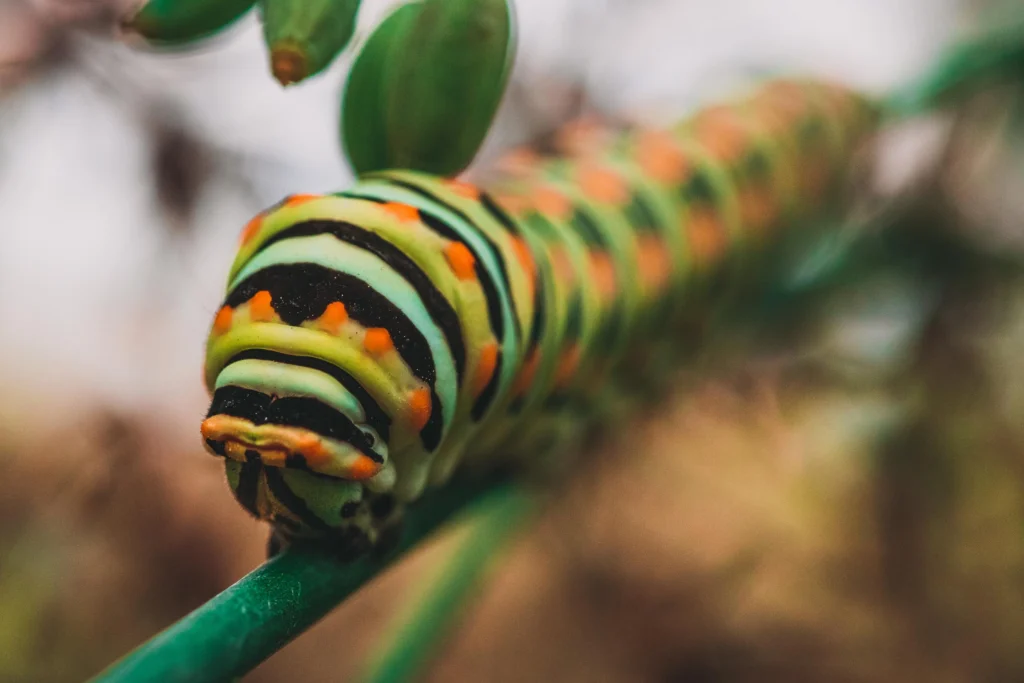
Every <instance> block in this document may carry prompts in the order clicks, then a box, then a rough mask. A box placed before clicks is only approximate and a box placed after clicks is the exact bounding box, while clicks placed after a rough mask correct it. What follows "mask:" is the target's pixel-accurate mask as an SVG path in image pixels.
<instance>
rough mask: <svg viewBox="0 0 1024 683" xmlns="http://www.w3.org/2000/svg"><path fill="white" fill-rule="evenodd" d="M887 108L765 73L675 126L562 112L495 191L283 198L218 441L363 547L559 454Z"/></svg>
mask: <svg viewBox="0 0 1024 683" xmlns="http://www.w3.org/2000/svg"><path fill="white" fill-rule="evenodd" d="M877 119H878V115H877V110H876V108H875V107H874V106H873V105H872V104H871V103H870V102H869V101H867V100H866V99H864V98H862V97H860V96H858V95H857V94H855V93H853V92H851V91H849V90H846V89H844V88H842V87H839V86H835V85H831V84H824V83H817V82H805V81H782V80H780V81H771V82H768V83H766V84H764V85H762V86H759V87H758V88H757V89H756V90H754V91H753V92H752V93H750V94H748V95H747V96H746V97H744V98H742V99H740V100H737V101H735V102H733V103H730V104H726V105H720V106H715V107H711V108H708V109H705V110H703V111H700V112H698V113H697V114H695V115H694V116H692V117H690V118H689V119H687V120H686V121H684V122H683V123H681V124H680V125H678V126H676V127H675V128H672V129H668V130H630V131H619V130H611V129H607V128H602V127H601V126H597V125H593V124H585V123H581V124H576V125H572V126H569V127H567V128H566V129H565V130H564V131H563V133H562V134H561V135H560V136H559V137H558V143H557V148H558V151H559V153H558V154H555V155H551V156H547V157H542V156H540V155H538V154H536V153H532V152H529V151H519V152H516V153H513V154H510V155H509V156H508V157H507V158H506V159H505V160H504V162H503V163H501V164H499V168H500V170H501V172H502V176H501V178H500V180H498V181H496V182H495V183H493V184H491V185H490V190H489V191H484V190H481V189H480V188H478V187H477V186H475V185H472V184H469V183H467V182H464V181H462V180H453V179H443V178H438V177H433V176H428V175H425V174H420V173H415V172H411V171H388V172H382V173H374V174H371V175H368V176H365V177H364V178H362V179H361V180H360V181H359V182H358V183H356V184H355V185H354V186H353V187H352V188H351V189H349V190H347V191H345V192H340V193H337V194H333V195H324V196H310V195H299V196H291V197H288V198H287V199H285V200H284V201H282V202H281V203H280V204H278V205H277V206H276V207H273V208H271V209H269V210H267V211H265V212H264V213H262V214H261V215H259V216H257V217H256V218H254V219H253V220H252V221H251V222H250V223H249V224H248V225H247V226H246V228H245V229H244V231H243V234H242V239H241V247H240V250H239V253H238V255H237V258H236V259H235V261H234V264H233V265H232V267H231V270H230V273H229V277H228V281H229V282H228V288H227V296H226V298H225V300H224V304H223V306H222V307H221V308H220V310H219V311H218V313H217V314H216V317H215V319H214V321H213V327H212V330H211V333H210V336H209V339H208V345H207V356H206V366H205V380H206V384H207V386H208V388H209V390H210V392H211V393H212V403H211V406H210V409H209V412H208V415H207V417H206V419H205V421H204V422H203V424H202V430H201V431H202V434H203V438H204V440H205V443H206V447H207V448H208V449H209V450H210V452H212V453H214V454H216V455H218V456H222V457H224V458H225V465H226V471H227V479H228V482H229V484H230V486H231V488H232V490H233V492H234V494H235V496H236V498H237V499H238V501H239V502H240V503H241V504H242V505H243V506H244V507H245V508H246V509H247V510H249V512H251V513H252V514H253V515H254V516H256V517H257V518H259V519H263V520H266V521H269V522H270V523H271V524H272V525H273V527H274V529H275V532H276V533H277V534H278V536H279V537H280V538H281V539H283V540H285V541H289V540H294V539H297V538H307V537H314V538H317V539H327V540H329V541H330V542H332V543H335V544H337V546H338V547H339V548H343V549H344V550H345V552H346V554H349V555H358V554H360V553H363V552H365V551H367V550H368V549H369V548H370V547H372V546H373V545H374V544H376V543H377V542H378V540H379V539H380V537H381V536H382V534H383V533H384V532H385V531H387V530H389V529H393V528H395V525H396V524H397V523H398V522H399V520H400V519H401V515H402V511H403V508H404V507H406V506H407V505H409V504H410V503H412V502H414V501H415V500H416V499H417V498H418V497H420V495H421V494H422V493H423V491H424V490H425V489H426V488H428V487H431V486H437V485H439V484H442V483H443V482H445V481H447V480H448V478H449V477H450V476H451V475H452V473H453V471H455V470H456V469H457V468H459V467H467V466H474V465H476V466H482V467H489V466H493V465H495V464H496V463H516V464H518V465H520V466H524V467H541V468H542V467H546V466H548V465H550V463H549V462H548V461H549V460H552V459H556V454H557V459H561V458H562V457H563V455H562V454H564V453H565V452H567V451H569V450H571V446H572V445H573V444H574V443H578V440H579V438H580V435H581V434H583V433H584V432H585V431H586V430H587V428H588V426H590V425H593V424H594V423H595V422H597V421H602V420H609V419H618V416H619V415H620V414H621V413H625V412H628V411H629V410H630V409H632V408H633V407H635V405H636V402H637V400H639V399H640V398H642V397H643V396H644V395H645V393H646V392H648V391H649V390H651V389H650V388H651V387H656V386H658V385H659V382H662V381H663V378H664V377H666V376H668V371H669V369H670V368H672V367H673V366H674V365H677V364H678V363H679V362H680V358H681V356H682V350H683V349H684V348H685V347H686V346H687V345H686V343H685V342H686V335H687V334H688V333H689V332H688V330H690V329H691V327H690V325H691V324H692V323H693V322H694V320H695V319H698V322H699V318H700V317H701V315H703V313H702V311H703V310H704V309H702V308H701V307H700V305H698V304H697V303H696V302H700V301H705V302H707V301H711V300H712V299H713V297H714V296H715V293H716V292H718V291H719V289H720V288H719V289H716V287H715V286H714V285H713V283H714V282H716V281H720V282H725V283H726V290H728V288H729V287H728V284H729V282H731V281H732V280H733V279H734V278H737V277H739V278H741V277H742V274H743V272H744V271H745V269H746V268H747V267H748V264H749V263H750V262H752V261H753V260H754V259H756V257H757V256H758V255H759V254H763V253H765V250H766V249H767V245H770V244H771V243H772V242H773V241H775V240H777V239H778V238H779V235H780V234H781V233H783V232H784V231H789V230H792V229H794V228H795V227H797V226H807V225H810V224H812V223H813V221H814V220H815V219H816V217H819V216H820V215H821V212H822V210H823V207H825V206H826V205H827V204H828V203H829V202H830V201H831V200H833V199H835V197H834V195H835V194H836V193H837V192H839V191H841V188H842V186H843V184H844V180H845V176H846V175H847V169H848V167H849V159H850V158H851V156H852V154H853V152H854V150H855V149H856V148H859V147H861V146H863V145H865V144H866V143H867V142H868V141H869V140H870V134H871V132H872V130H873V129H874V127H875V125H876V123H877ZM695 311H696V313H695Z"/></svg>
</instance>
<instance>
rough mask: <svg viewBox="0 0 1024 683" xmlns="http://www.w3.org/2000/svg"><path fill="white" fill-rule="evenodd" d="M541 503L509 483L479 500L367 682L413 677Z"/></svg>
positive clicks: (370, 670)
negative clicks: (469, 524) (471, 522)
mask: <svg viewBox="0 0 1024 683" xmlns="http://www.w3.org/2000/svg"><path fill="white" fill-rule="evenodd" d="M534 508H535V500H534V499H533V497H531V496H530V495H528V494H527V493H525V492H524V491H522V490H519V489H515V488H508V489H505V490H504V491H502V492H499V493H496V494H495V495H493V496H490V497H489V498H488V499H487V500H486V501H484V502H483V503H481V505H480V506H478V510H479V512H478V517H479V519H478V520H477V521H476V524H475V528H474V529H473V530H472V531H471V532H470V533H469V534H468V537H467V538H466V539H465V540H463V541H461V542H460V543H459V545H458V548H457V549H456V550H455V553H454V556H453V557H452V559H451V560H450V561H449V562H448V563H447V564H446V565H445V566H444V567H443V569H442V570H441V575H440V577H439V578H438V579H436V581H435V583H434V584H433V585H431V586H429V587H428V593H427V594H426V595H425V596H424V597H423V598H422V599H421V600H420V601H418V602H417V603H416V605H415V607H414V609H413V612H412V614H410V615H407V616H405V617H404V618H402V619H401V621H400V623H399V624H398V625H397V627H396V628H395V629H394V630H393V635H392V636H391V637H390V638H388V640H387V643H388V645H387V647H386V648H384V649H382V651H381V654H380V655H379V656H378V657H377V658H376V659H375V660H374V661H373V663H372V665H371V666H370V667H369V668H368V671H367V673H366V674H365V675H364V676H363V677H362V678H361V679H360V680H363V681H365V682H366V683H399V682H401V681H410V680H413V679H414V678H415V677H416V674H417V673H418V672H420V671H422V670H423V668H424V667H425V666H426V665H427V664H428V663H429V661H430V659H431V657H432V655H433V653H434V652H436V650H437V648H438V646H439V645H441V643H443V642H444V640H445V639H446V637H447V636H448V634H449V633H450V632H451V631H452V629H453V628H454V627H455V625H456V624H457V623H458V621H459V617H460V616H462V615H463V614H464V609H463V608H464V607H465V606H466V604H467V603H468V602H469V601H470V599H471V598H472V597H473V596H474V595H475V594H476V589H478V588H479V587H480V585H481V582H482V579H483V578H484V576H485V574H486V572H487V569H488V568H489V567H490V566H491V563H492V561H493V560H494V558H495V556H496V555H497V554H498V553H499V552H500V551H501V550H502V549H503V548H505V547H506V545H507V542H508V541H509V540H510V538H511V537H512V535H513V534H514V533H515V532H516V531H517V530H518V529H520V528H521V526H522V522H523V521H525V519H526V518H527V517H528V516H529V514H530V513H531V512H532V511H533V509H534Z"/></svg>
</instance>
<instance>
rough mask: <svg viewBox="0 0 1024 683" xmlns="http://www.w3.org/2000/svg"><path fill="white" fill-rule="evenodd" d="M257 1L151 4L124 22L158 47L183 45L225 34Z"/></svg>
mask: <svg viewBox="0 0 1024 683" xmlns="http://www.w3.org/2000/svg"><path fill="white" fill-rule="evenodd" d="M255 4H256V0H149V2H147V3H146V4H145V5H143V6H142V7H141V8H140V9H139V10H138V11H137V12H136V13H135V14H134V15H132V16H131V17H129V18H128V19H126V20H125V21H124V22H122V24H121V27H122V29H123V30H124V31H126V32H128V33H135V34H138V35H140V36H142V37H143V38H145V39H146V41H148V42H150V43H154V44H157V45H168V46H172V45H180V44H185V43H191V42H193V41H196V40H200V39H202V38H207V37H209V36H211V35H213V34H215V33H218V32H219V31H222V30H224V29H225V28H227V27H228V26H230V25H231V24H233V23H234V22H235V21H237V20H238V19H240V18H241V17H242V15H244V14H245V13H246V12H248V11H249V10H250V9H251V8H252V6H253V5H255Z"/></svg>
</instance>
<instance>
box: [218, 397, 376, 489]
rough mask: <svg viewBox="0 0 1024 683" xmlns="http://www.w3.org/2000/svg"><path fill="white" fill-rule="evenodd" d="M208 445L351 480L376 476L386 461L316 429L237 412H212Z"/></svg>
mask: <svg viewBox="0 0 1024 683" xmlns="http://www.w3.org/2000/svg"><path fill="white" fill-rule="evenodd" d="M200 431H201V432H202V435H203V439H204V441H205V443H206V448H207V450H209V451H210V452H211V453H213V454H214V455H218V456H222V457H226V458H230V459H231V460H236V461H238V462H252V460H253V459H254V458H257V459H258V460H259V461H260V462H261V463H262V464H263V465H265V466H267V467H287V468H294V469H300V470H310V471H312V472H316V473H319V474H325V475H328V476H332V477H338V478H340V479H346V480H349V481H366V480H368V479H371V478H372V477H374V476H376V475H377V474H378V473H379V472H380V471H381V470H382V469H383V468H384V462H383V461H381V460H378V459H375V458H372V457H370V456H368V455H366V454H365V453H363V452H362V451H360V450H358V449H357V448H355V447H353V446H352V445H351V444H348V443H345V442H342V441H337V440H335V439H331V438H328V437H324V436H321V435H320V434H317V433H316V432H313V431H310V430H309V429H304V428H302V427H294V426H289V425H279V424H255V423H253V422H252V421H250V420H247V419H245V418H241V417H235V416H233V415H225V414H217V415H212V416H210V417H208V418H206V420H204V421H203V424H202V426H201V427H200Z"/></svg>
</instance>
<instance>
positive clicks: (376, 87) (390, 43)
mask: <svg viewBox="0 0 1024 683" xmlns="http://www.w3.org/2000/svg"><path fill="white" fill-rule="evenodd" d="M421 8H422V3H414V4H410V5H402V6H401V7H399V8H398V9H396V10H395V11H394V12H392V13H391V14H390V15H389V16H388V17H387V18H386V19H384V21H383V22H382V23H381V24H380V26H378V27H377V29H376V30H375V31H374V32H373V34H371V35H370V38H369V39H368V40H367V41H366V44H365V45H364V46H363V48H362V50H360V52H359V56H358V57H357V58H356V61H355V63H354V64H353V65H352V70H351V71H350V72H349V75H348V83H347V84H346V85H345V95H344V102H343V105H342V111H341V140H342V144H343V145H344V147H345V153H346V154H347V155H348V160H349V163H350V164H352V168H353V169H355V171H356V173H358V174H363V173H369V172H371V171H381V170H385V169H388V168H392V167H394V165H395V164H394V160H393V158H392V154H391V153H390V151H389V144H388V136H387V131H386V128H385V121H386V115H385V111H386V109H385V104H386V100H387V97H388V88H387V84H388V83H390V82H391V81H390V79H389V78H388V71H389V70H390V69H391V65H392V64H393V63H394V59H393V55H394V53H395V52H396V50H397V48H398V46H401V45H403V44H404V42H405V39H406V36H407V35H408V33H409V29H410V28H411V27H412V25H413V23H414V22H415V20H416V17H417V16H418V15H419V12H420V9H421Z"/></svg>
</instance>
